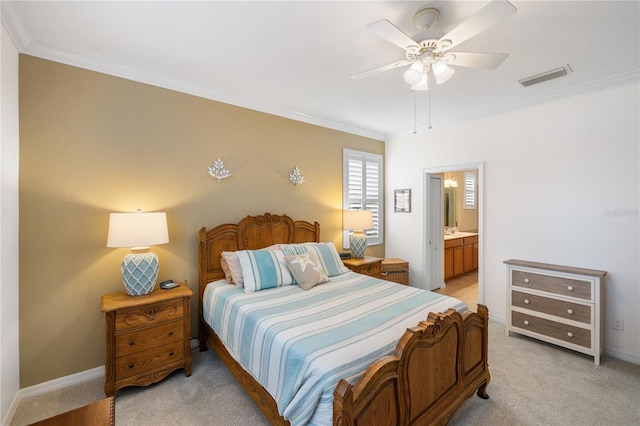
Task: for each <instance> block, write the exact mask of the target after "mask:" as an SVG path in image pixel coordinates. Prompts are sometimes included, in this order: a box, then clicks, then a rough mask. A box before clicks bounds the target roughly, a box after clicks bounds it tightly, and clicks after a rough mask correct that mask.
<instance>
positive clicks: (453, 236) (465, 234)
mask: <svg viewBox="0 0 640 426" xmlns="http://www.w3.org/2000/svg"><path fill="white" fill-rule="evenodd" d="M476 235H478V233H477V232H456V233H455V234H451V235H445V236H444V240H445V241H448V240H455V239H457V238H465V237H475V236H476Z"/></svg>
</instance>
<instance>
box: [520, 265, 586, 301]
mask: <svg viewBox="0 0 640 426" xmlns="http://www.w3.org/2000/svg"><path fill="white" fill-rule="evenodd" d="M511 286H512V287H522V288H527V289H530V290H539V291H546V292H549V293H554V294H558V295H562V296H568V297H575V298H578V299H584V300H592V294H591V287H592V283H591V282H590V281H582V280H577V279H571V278H563V277H556V276H553V275H543V274H536V273H533V272H528V271H520V270H513V271H512V272H511Z"/></svg>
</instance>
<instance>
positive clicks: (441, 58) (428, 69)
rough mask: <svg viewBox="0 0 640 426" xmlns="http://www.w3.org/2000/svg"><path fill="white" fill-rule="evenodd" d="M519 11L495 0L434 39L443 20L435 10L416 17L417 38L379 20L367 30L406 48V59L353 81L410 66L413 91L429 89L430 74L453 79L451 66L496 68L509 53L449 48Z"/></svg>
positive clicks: (438, 80)
mask: <svg viewBox="0 0 640 426" xmlns="http://www.w3.org/2000/svg"><path fill="white" fill-rule="evenodd" d="M516 11H517V9H516V8H515V6H513V5H512V4H511V3H509V2H508V1H507V0H493V1H491V2H490V3H488V4H487V5H485V6H484V7H483V8H481V9H480V10H478V11H477V12H476V13H475V14H474V15H472V16H471V17H470V18H469V19H467V20H466V21H464V22H463V23H461V24H460V25H458V26H457V27H456V28H454V29H453V30H451V31H449V33H447V34H445V35H444V36H442V37H439V38H435V37H434V34H433V33H434V32H433V31H432V30H430V27H431V26H432V25H433V24H434V23H435V22H437V20H438V18H439V17H440V11H438V10H437V9H434V8H426V9H422V10H420V11H418V12H417V13H416V14H415V15H414V17H413V25H414V26H415V27H417V28H418V29H420V32H419V33H418V34H417V36H416V37H414V38H411V37H409V36H408V35H407V34H405V33H404V32H402V31H401V30H400V29H399V28H398V27H396V26H395V25H393V24H392V23H391V22H389V21H388V20H386V19H382V20H380V21H376V22H374V23H372V24H369V25H367V29H368V30H369V31H371V32H372V33H374V34H376V35H378V36H380V37H382V38H383V39H385V40H387V41H388V42H390V43H393V44H395V45H396V46H399V47H401V48H402V49H404V51H405V58H406V59H404V60H402V61H399V62H394V63H392V64H388V65H384V66H381V67H378V68H374V69H372V70H368V71H364V72H361V73H358V74H354V75H352V76H351V78H352V79H354V80H359V79H361V78H365V77H369V76H372V75H375V74H378V73H381V72H384V71H389V70H392V69H395V68H399V67H404V66H407V65H409V68H408V69H407V70H406V71H405V72H404V74H403V77H404V80H405V81H406V82H407V83H408V84H410V85H411V90H428V89H429V80H430V79H431V75H432V76H433V77H435V80H436V83H438V84H442V83H444V82H445V81H447V80H448V79H449V78H451V76H452V75H453V74H454V72H455V70H454V69H452V68H450V67H449V65H453V66H459V67H470V68H481V69H488V70H492V69H495V68H497V67H498V66H499V65H500V64H501V63H502V62H504V60H505V59H507V57H508V56H509V54H508V53H475V52H457V51H456V52H452V51H450V49H452V48H454V47H456V46H457V45H459V44H460V43H462V42H464V41H466V40H468V39H470V38H471V37H474V36H475V35H477V34H479V33H481V32H482V31H484V30H486V29H488V28H490V27H492V26H494V25H495V24H497V23H498V22H499V21H501V20H502V19H505V18H507V17H509V16H511V15H513V14H515V13H516ZM414 39H415V40H414Z"/></svg>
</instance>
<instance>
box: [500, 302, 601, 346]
mask: <svg viewBox="0 0 640 426" xmlns="http://www.w3.org/2000/svg"><path fill="white" fill-rule="evenodd" d="M511 325H512V326H513V327H515V328H519V329H521V330H525V331H529V332H531V333H538V334H543V335H545V336H549V337H553V338H554V339H558V340H562V341H565V342H568V343H572V344H574V345H578V346H583V347H585V348H591V331H590V330H587V329H584V328H580V327H574V326H571V325H567V324H562V323H559V322H555V321H550V320H547V319H544V318H538V317H536V316H533V315H527V314H523V313H522V312H515V311H512V312H511Z"/></svg>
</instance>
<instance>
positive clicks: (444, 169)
mask: <svg viewBox="0 0 640 426" xmlns="http://www.w3.org/2000/svg"><path fill="white" fill-rule="evenodd" d="M463 170H477V172H478V181H477V184H478V193H477V196H478V198H477V203H478V205H477V209H478V303H482V304H484V192H485V191H484V162H482V161H480V162H477V163H464V164H452V165H448V166H439V167H429V168H426V169H424V170H423V171H422V174H423V176H422V184H423V186H424V203H425V204H424V206H423V209H422V210H423V212H424V217H423V226H422V229H424V236H423V245H422V247H423V253H424V256H423V259H422V262H423V268H424V275H423V277H424V278H423V280H424V281H423V283H422V285H423V288H429V287H428V286H429V277H430V276H431V271H430V270H429V267H430V263H431V262H430V259H429V255H430V250H429V248H428V247H427V242H428V241H429V240H430V239H431V238H432V235H431V232H430V229H429V223H431V220H432V219H431V218H430V217H429V215H430V214H431V209H429V208H428V205H427V203H428V201H429V199H428V197H427V196H428V186H429V180H428V178H429V175H431V174H435V173H448V172H457V171H463ZM440 212H441V213H442V209H440ZM438 237H439V238H442V239H443V242H442V247H443V248H442V250H444V236H443V235H439V236H438ZM442 250H441V251H442ZM443 255H444V252H443ZM441 257H442V258H443V259H444V257H443V256H441ZM440 268H444V263H443V262H441V265H440ZM440 276H442V277H444V270H442V271H441V275H440ZM443 279H444V278H443Z"/></svg>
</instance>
